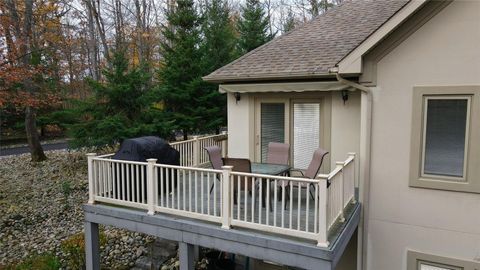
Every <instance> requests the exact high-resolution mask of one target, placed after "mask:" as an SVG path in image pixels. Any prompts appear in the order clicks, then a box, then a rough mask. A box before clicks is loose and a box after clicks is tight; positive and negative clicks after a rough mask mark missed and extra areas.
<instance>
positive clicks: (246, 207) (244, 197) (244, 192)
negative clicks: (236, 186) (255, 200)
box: [243, 176, 248, 221]
mask: <svg viewBox="0 0 480 270" xmlns="http://www.w3.org/2000/svg"><path fill="white" fill-rule="evenodd" d="M243 180H244V182H245V184H244V190H243V212H244V213H243V215H244V216H243V220H244V221H247V209H248V206H247V202H248V198H247V193H248V178H247V177H246V176H245V177H244V178H243Z"/></svg>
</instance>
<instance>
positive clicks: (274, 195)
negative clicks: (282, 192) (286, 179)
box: [273, 179, 277, 226]
mask: <svg viewBox="0 0 480 270" xmlns="http://www.w3.org/2000/svg"><path fill="white" fill-rule="evenodd" d="M273 202H274V206H273V226H277V179H275V182H274V185H273Z"/></svg>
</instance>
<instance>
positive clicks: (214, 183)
mask: <svg viewBox="0 0 480 270" xmlns="http://www.w3.org/2000/svg"><path fill="white" fill-rule="evenodd" d="M217 177H218V175H217V174H215V178H217ZM222 182H223V180H222ZM221 194H222V193H221V192H220V196H221ZM220 201H222V199H221V197H220ZM213 215H214V216H217V179H213Z"/></svg>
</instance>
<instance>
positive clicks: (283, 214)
mask: <svg viewBox="0 0 480 270" xmlns="http://www.w3.org/2000/svg"><path fill="white" fill-rule="evenodd" d="M281 183H282V187H281V188H282V228H285V180H282V181H281ZM287 183H288V182H287Z"/></svg>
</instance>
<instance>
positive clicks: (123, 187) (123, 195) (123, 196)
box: [121, 163, 126, 200]
mask: <svg viewBox="0 0 480 270" xmlns="http://www.w3.org/2000/svg"><path fill="white" fill-rule="evenodd" d="M121 167H122V200H125V198H126V197H125V164H124V163H122V166H121Z"/></svg>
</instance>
